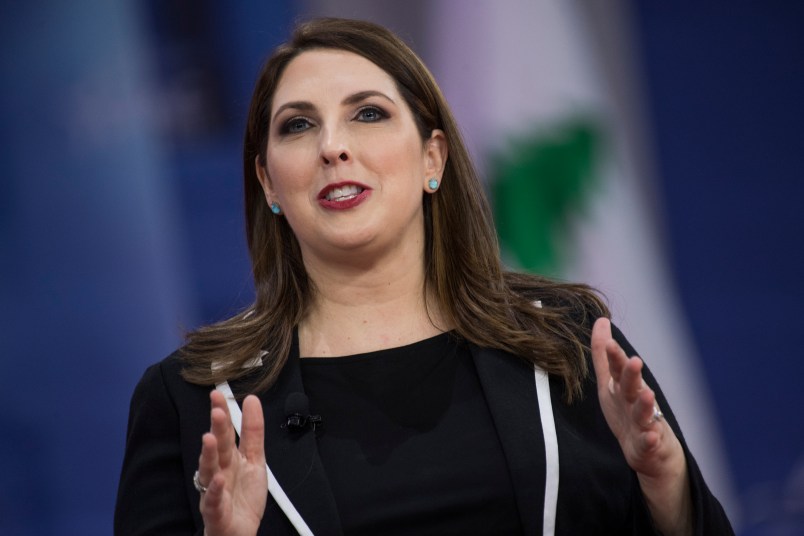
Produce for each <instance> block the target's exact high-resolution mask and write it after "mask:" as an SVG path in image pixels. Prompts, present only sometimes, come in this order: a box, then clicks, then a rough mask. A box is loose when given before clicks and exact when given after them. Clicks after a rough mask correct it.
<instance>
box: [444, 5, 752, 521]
mask: <svg viewBox="0 0 804 536" xmlns="http://www.w3.org/2000/svg"><path fill="white" fill-rule="evenodd" d="M606 4H607V5H606V8H605V9H604V8H602V7H599V6H597V4H595V3H585V2H578V1H570V0H504V1H499V2H478V1H462V0H443V1H439V2H435V3H433V4H432V8H431V11H430V17H429V18H428V27H429V28H430V30H431V34H430V35H429V41H430V47H429V49H428V59H429V62H430V66H431V67H432V68H433V71H434V73H435V75H436V78H437V79H438V81H439V83H440V84H441V86H442V88H443V90H444V92H445V94H446V96H447V98H448V99H449V101H450V103H451V104H452V106H453V109H454V112H455V114H456V116H457V119H458V122H459V124H460V125H461V126H462V127H463V129H464V134H465V136H466V138H467V143H468V144H469V147H470V150H471V151H472V152H473V154H474V155H475V157H476V158H477V160H478V161H479V162H480V163H481V165H482V167H483V170H484V172H485V174H486V176H487V177H489V191H490V193H491V194H492V197H493V199H494V210H495V219H496V220H497V225H498V228H499V233H500V239H501V244H502V247H503V253H504V256H505V259H506V261H507V262H508V263H509V264H510V265H511V266H514V267H517V268H520V269H527V270H532V271H536V272H539V273H544V274H546V275H552V276H557V277H560V278H562V279H567V280H574V281H581V282H587V283H590V284H591V285H593V286H595V287H596V288H598V289H600V290H601V291H602V292H603V293H605V294H606V296H607V298H608V300H609V303H610V305H611V307H612V310H613V315H614V321H615V322H616V323H617V324H618V325H619V326H620V327H621V328H622V329H623V331H624V332H625V333H626V335H627V336H628V338H629V340H630V341H631V342H632V343H633V344H634V346H635V347H636V348H637V349H639V351H640V352H642V353H643V355H642V357H644V358H645V360H646V362H647V363H648V365H649V366H650V368H651V370H652V371H653V372H654V374H655V375H656V377H657V378H658V379H659V381H660V383H661V385H662V388H663V390H664V392H665V394H666V396H667V398H668V400H669V402H670V404H671V405H672V408H673V411H674V412H675V414H676V416H677V417H678V420H679V422H680V423H681V426H682V428H683V429H684V433H685V437H686V439H687V441H688V443H689V445H690V448H691V449H692V451H693V453H694V454H695V456H696V459H697V460H698V461H699V463H700V465H701V467H702V470H703V472H704V474H705V476H706V478H707V481H708V483H709V485H710V487H711V488H712V489H713V491H714V492H715V493H716V495H717V496H718V497H719V498H720V500H721V502H722V503H723V504H724V507H725V508H726V510H727V511H728V513H729V515H730V516H731V518H732V519H733V520H736V518H737V514H738V512H736V511H735V508H736V504H737V503H736V501H735V500H734V495H733V492H732V485H731V479H730V475H729V473H728V471H727V468H726V463H725V461H724V459H723V452H724V450H723V449H722V445H721V441H720V438H719V434H718V426H717V422H716V420H715V418H714V415H713V412H712V409H711V407H712V405H711V403H710V399H709V395H708V391H707V388H706V385H705V382H704V379H703V374H702V370H701V367H700V366H699V365H698V357H697V355H696V352H695V348H694V346H693V344H692V343H691V338H690V335H689V332H688V328H687V326H686V324H685V320H684V318H683V316H682V313H681V310H680V306H679V303H678V299H677V297H676V295H675V292H674V289H673V287H672V285H671V284H670V281H671V279H670V277H669V274H668V268H667V263H666V262H665V261H664V258H663V257H664V251H663V248H662V245H661V240H660V233H659V232H658V230H657V229H658V226H657V224H656V221H655V220H656V217H655V214H656V212H655V209H654V208H653V207H652V206H651V205H650V203H649V202H648V200H649V199H651V196H650V191H651V185H652V183H651V180H650V167H649V166H646V165H644V162H646V161H648V160H649V159H648V158H647V156H646V153H647V151H645V149H644V148H643V147H640V139H641V137H640V136H638V133H639V129H640V127H639V125H640V121H639V117H638V112H639V108H638V105H637V102H638V100H636V99H635V97H634V95H636V94H638V92H637V91H636V89H637V88H636V84H635V83H634V79H633V69H631V68H630V65H629V64H628V62H627V61H626V60H627V59H628V57H629V56H628V49H627V41H626V39H625V38H624V36H625V35H626V34H624V32H625V30H626V29H627V25H626V24H625V23H624V18H623V17H621V16H620V15H621V14H620V11H621V10H618V9H617V6H618V4H617V3H616V2H607V3H606ZM592 10H597V11H598V12H597V13H592ZM601 17H604V18H605V20H601ZM624 45H625V46H624Z"/></svg>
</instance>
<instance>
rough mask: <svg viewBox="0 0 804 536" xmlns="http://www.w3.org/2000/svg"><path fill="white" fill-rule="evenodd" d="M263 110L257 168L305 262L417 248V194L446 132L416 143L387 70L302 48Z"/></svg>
mask: <svg viewBox="0 0 804 536" xmlns="http://www.w3.org/2000/svg"><path fill="white" fill-rule="evenodd" d="M270 113H271V119H270V123H269V127H268V128H269V133H268V145H267V148H266V162H267V164H266V167H265V169H263V168H261V166H260V165H259V162H257V164H256V165H257V174H258V177H259V178H260V182H261V183H262V186H263V189H264V191H265V195H266V199H267V201H268V203H278V204H279V206H280V207H281V209H282V216H279V217H285V218H287V220H288V223H289V224H290V226H291V228H292V229H293V232H294V234H295V235H296V238H297V239H298V241H299V244H300V246H301V248H302V254H303V255H304V258H305V263H307V262H308V261H309V260H310V259H311V256H313V257H315V258H317V259H319V260H326V259H336V258H343V257H344V255H349V256H350V257H349V258H355V256H358V258H359V256H364V257H366V258H370V257H372V256H374V255H377V254H381V255H382V254H387V253H393V252H400V253H403V254H410V253H412V251H411V250H410V248H418V249H419V251H420V250H421V248H422V247H423V245H422V244H423V240H424V224H423V212H422V192H425V191H428V187H427V181H428V179H431V178H436V179H438V180H439V182H440V180H441V173H442V170H443V166H444V164H445V162H446V157H447V147H446V139H445V137H444V134H443V132H441V131H440V130H435V131H433V133H432V135H431V137H430V138H429V139H428V140H426V141H422V138H421V136H420V134H419V131H418V130H417V128H416V124H415V122H414V119H413V115H412V113H411V111H410V110H409V108H408V106H407V104H406V102H405V100H404V99H403V98H402V96H401V95H400V93H399V92H398V91H397V88H396V84H395V83H394V80H393V79H392V78H391V77H390V76H389V75H388V74H387V73H386V72H385V71H383V70H382V69H380V68H379V67H378V66H376V65H375V64H374V63H372V62H370V61H369V60H367V59H365V58H363V57H362V56H359V55H357V54H353V53H351V52H346V51H340V50H328V49H321V50H312V51H308V52H304V53H302V54H300V55H299V56H297V57H296V58H294V59H293V60H292V61H291V62H290V63H289V64H288V65H287V67H286V68H285V71H284V73H283V75H282V77H281V79H280V80H279V83H278V85H277V88H276V91H275V93H274V97H273V102H272V106H271V112H270Z"/></svg>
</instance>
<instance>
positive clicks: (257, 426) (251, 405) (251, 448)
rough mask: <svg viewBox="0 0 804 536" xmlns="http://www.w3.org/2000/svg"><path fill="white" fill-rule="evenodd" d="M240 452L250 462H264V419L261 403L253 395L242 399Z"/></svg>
mask: <svg viewBox="0 0 804 536" xmlns="http://www.w3.org/2000/svg"><path fill="white" fill-rule="evenodd" d="M240 452H241V453H242V454H243V455H244V456H245V457H246V459H247V460H248V461H249V462H251V463H260V464H264V463H265V421H264V419H263V415H262V403H260V399H259V398H257V397H256V396H254V395H249V396H247V397H246V399H245V400H243V435H242V436H241V438H240Z"/></svg>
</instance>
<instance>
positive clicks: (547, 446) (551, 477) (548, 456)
mask: <svg viewBox="0 0 804 536" xmlns="http://www.w3.org/2000/svg"><path fill="white" fill-rule="evenodd" d="M534 375H535V376H536V397H537V399H538V401H539V416H540V417H541V421H542V434H543V435H544V514H543V518H542V519H543V534H544V536H553V535H554V534H555V532H556V508H557V506H558V436H557V435H556V422H555V419H554V418H553V404H552V400H551V399H550V379H549V377H548V376H547V373H546V372H544V371H543V370H541V369H540V368H537V367H534Z"/></svg>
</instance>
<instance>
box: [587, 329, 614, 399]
mask: <svg viewBox="0 0 804 536" xmlns="http://www.w3.org/2000/svg"><path fill="white" fill-rule="evenodd" d="M611 340H612V338H611V322H609V319H608V318H598V319H597V320H596V321H595V324H594V326H592V344H591V346H592V365H593V366H594V367H595V376H596V377H597V388H598V390H602V389H604V388H605V387H606V386H607V385H608V383H609V379H610V377H611V374H610V372H609V359H608V356H607V351H606V346H607V344H608V342H609V341H611Z"/></svg>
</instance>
